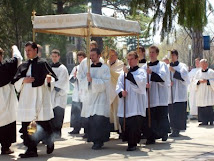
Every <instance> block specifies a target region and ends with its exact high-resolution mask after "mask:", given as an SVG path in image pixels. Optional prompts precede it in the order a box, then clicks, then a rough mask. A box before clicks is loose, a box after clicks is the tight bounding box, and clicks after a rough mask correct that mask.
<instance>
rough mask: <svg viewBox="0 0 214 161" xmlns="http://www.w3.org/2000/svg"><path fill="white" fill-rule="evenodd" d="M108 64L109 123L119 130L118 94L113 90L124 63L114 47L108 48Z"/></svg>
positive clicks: (115, 129)
mask: <svg viewBox="0 0 214 161" xmlns="http://www.w3.org/2000/svg"><path fill="white" fill-rule="evenodd" d="M108 66H109V67H110V73H111V83H110V93H111V94H110V103H111V108H110V123H113V125H114V130H113V131H118V132H119V133H120V132H121V128H120V125H119V118H118V117H117V111H118V95H117V93H116V91H115V89H116V85H117V80H118V77H119V75H120V73H121V72H122V71H123V66H124V63H123V62H122V61H121V60H119V59H118V53H117V52H116V51H115V50H114V49H110V51H109V61H108Z"/></svg>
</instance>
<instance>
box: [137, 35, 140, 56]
mask: <svg viewBox="0 0 214 161" xmlns="http://www.w3.org/2000/svg"><path fill="white" fill-rule="evenodd" d="M137 52H138V53H140V36H139V35H137Z"/></svg>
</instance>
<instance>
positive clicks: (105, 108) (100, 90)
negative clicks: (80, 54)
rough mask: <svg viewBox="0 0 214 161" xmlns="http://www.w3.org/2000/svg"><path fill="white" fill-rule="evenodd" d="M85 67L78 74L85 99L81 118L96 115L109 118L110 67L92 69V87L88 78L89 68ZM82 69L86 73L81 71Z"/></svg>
mask: <svg viewBox="0 0 214 161" xmlns="http://www.w3.org/2000/svg"><path fill="white" fill-rule="evenodd" d="M80 66H81V64H80ZM84 67H85V66H84ZM84 67H83V68H79V73H78V80H79V81H80V84H81V89H82V95H84V97H82V102H83V108H82V112H81V116H82V117H86V118H87V117H90V116H94V115H99V116H105V117H109V109H110V98H109V94H110V92H109V90H110V88H109V86H110V79H111V75H110V70H109V67H108V66H107V65H105V64H102V66H101V67H90V74H91V77H92V82H91V83H90V85H89V83H88V81H87V77H86V73H87V68H84ZM80 69H83V70H86V71H82V70H81V71H80Z"/></svg>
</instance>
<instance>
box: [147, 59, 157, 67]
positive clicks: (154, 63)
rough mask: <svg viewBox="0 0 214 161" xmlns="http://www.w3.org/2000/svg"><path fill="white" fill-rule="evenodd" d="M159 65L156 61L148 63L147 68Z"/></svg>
mask: <svg viewBox="0 0 214 161" xmlns="http://www.w3.org/2000/svg"><path fill="white" fill-rule="evenodd" d="M158 63H159V60H156V61H154V62H149V66H155V65H158Z"/></svg>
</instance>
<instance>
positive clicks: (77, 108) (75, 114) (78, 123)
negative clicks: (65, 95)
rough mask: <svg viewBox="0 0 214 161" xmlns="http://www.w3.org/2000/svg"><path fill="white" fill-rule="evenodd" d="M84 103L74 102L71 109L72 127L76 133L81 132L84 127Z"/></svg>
mask: <svg viewBox="0 0 214 161" xmlns="http://www.w3.org/2000/svg"><path fill="white" fill-rule="evenodd" d="M81 111H82V102H74V101H73V102H72V108H71V120H70V127H73V128H74V130H75V131H80V129H81V127H82V117H81Z"/></svg>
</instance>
